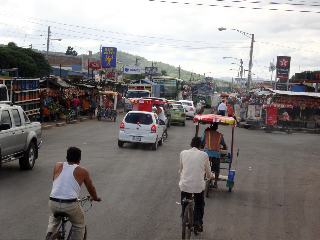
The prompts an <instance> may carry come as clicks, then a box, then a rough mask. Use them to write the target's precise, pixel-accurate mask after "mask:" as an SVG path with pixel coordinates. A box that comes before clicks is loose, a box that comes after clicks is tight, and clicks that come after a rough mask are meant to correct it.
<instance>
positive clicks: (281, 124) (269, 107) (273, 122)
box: [263, 104, 293, 134]
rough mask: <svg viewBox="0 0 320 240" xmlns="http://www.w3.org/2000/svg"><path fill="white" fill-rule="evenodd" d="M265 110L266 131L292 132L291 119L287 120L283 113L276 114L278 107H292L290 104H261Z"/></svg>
mask: <svg viewBox="0 0 320 240" xmlns="http://www.w3.org/2000/svg"><path fill="white" fill-rule="evenodd" d="M263 108H264V109H265V110H266V118H265V127H264V130H265V131H266V132H267V133H272V132H273V131H274V130H276V129H277V130H279V131H283V132H286V133H287V134H290V133H292V132H293V128H292V124H291V121H288V120H287V119H286V118H285V116H284V115H283V114H280V115H278V110H279V109H285V108H291V109H292V108H293V106H292V105H290V104H266V105H263Z"/></svg>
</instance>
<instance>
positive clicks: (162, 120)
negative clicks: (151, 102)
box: [155, 104, 165, 125]
mask: <svg viewBox="0 0 320 240" xmlns="http://www.w3.org/2000/svg"><path fill="white" fill-rule="evenodd" d="M155 107H156V111H155V113H156V114H157V115H158V117H159V122H160V125H165V115H164V112H163V109H162V108H161V107H160V105H158V104H155Z"/></svg>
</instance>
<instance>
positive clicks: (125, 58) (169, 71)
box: [92, 50, 204, 81]
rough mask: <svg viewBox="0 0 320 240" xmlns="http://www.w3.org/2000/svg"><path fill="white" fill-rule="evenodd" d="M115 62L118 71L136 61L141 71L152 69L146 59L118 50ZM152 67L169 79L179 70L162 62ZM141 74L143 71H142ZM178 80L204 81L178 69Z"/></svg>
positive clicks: (150, 62) (95, 55) (199, 76)
mask: <svg viewBox="0 0 320 240" xmlns="http://www.w3.org/2000/svg"><path fill="white" fill-rule="evenodd" d="M99 56H100V54H99V53H95V54H92V57H93V58H95V59H99ZM117 60H118V61H119V62H121V63H120V64H118V67H117V68H118V69H120V68H121V67H122V66H123V65H134V64H136V62H137V61H140V63H141V67H142V69H144V68H145V67H152V61H149V60H148V59H146V58H144V57H141V56H135V55H132V54H130V53H126V52H122V51H119V50H118V53H117ZM153 66H154V67H157V68H158V74H159V75H162V73H163V71H164V72H165V73H166V75H167V76H170V77H177V78H178V77H179V68H178V67H174V66H172V65H170V64H167V63H163V62H153ZM142 72H143V70H142ZM180 79H182V80H184V81H190V80H192V81H193V80H198V79H204V75H199V74H194V73H193V75H192V73H191V72H190V71H186V70H184V69H180Z"/></svg>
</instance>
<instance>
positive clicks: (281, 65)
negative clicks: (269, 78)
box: [277, 56, 291, 79]
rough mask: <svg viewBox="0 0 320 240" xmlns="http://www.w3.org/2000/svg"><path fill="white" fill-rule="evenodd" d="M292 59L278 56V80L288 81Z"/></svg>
mask: <svg viewBox="0 0 320 240" xmlns="http://www.w3.org/2000/svg"><path fill="white" fill-rule="evenodd" d="M290 61H291V57H287V56H277V78H280V79H288V77H289V71H290Z"/></svg>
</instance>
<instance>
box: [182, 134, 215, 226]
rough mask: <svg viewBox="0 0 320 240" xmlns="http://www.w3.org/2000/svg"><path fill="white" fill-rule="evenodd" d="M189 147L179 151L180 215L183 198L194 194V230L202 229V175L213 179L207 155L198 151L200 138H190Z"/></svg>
mask: <svg viewBox="0 0 320 240" xmlns="http://www.w3.org/2000/svg"><path fill="white" fill-rule="evenodd" d="M190 146H191V149H189V150H183V151H182V152H181V153H180V171H179V172H180V182H179V187H180V190H181V205H182V217H183V215H184V210H185V208H186V205H187V204H186V203H184V202H183V199H184V198H186V199H191V197H192V194H194V202H195V206H194V219H195V230H196V231H198V232H202V231H203V215H204V189H205V181H204V175H205V174H206V175H207V179H211V180H212V179H213V174H212V172H211V171H210V162H209V157H208V155H207V154H206V153H205V152H202V151H200V147H201V138H199V137H194V138H192V140H191V144H190Z"/></svg>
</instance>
